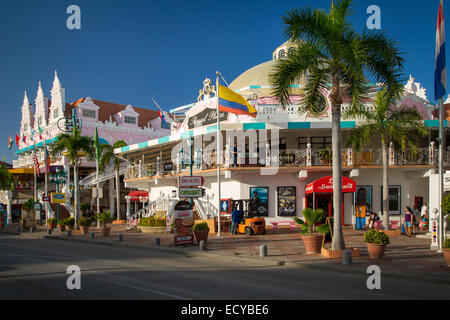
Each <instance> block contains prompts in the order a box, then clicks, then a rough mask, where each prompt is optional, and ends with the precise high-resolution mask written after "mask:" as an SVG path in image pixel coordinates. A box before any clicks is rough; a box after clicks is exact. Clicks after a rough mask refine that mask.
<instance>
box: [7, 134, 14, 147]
mask: <svg viewBox="0 0 450 320" xmlns="http://www.w3.org/2000/svg"><path fill="white" fill-rule="evenodd" d="M12 145H13V140H12V139H11V136H9V139H8V149H11V148H12Z"/></svg>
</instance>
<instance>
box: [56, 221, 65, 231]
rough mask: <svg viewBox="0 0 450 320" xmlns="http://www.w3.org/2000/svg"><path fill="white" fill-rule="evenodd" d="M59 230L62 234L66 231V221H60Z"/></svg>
mask: <svg viewBox="0 0 450 320" xmlns="http://www.w3.org/2000/svg"><path fill="white" fill-rule="evenodd" d="M58 230H59V231H60V232H64V231H66V225H65V224H64V219H60V220H59V222H58Z"/></svg>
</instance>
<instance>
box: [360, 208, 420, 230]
mask: <svg viewBox="0 0 450 320" xmlns="http://www.w3.org/2000/svg"><path fill="white" fill-rule="evenodd" d="M379 220H380V217H379V216H378V214H377V213H376V212H373V211H371V212H370V213H369V221H368V227H369V229H374V228H375V222H376V221H379ZM421 223H422V225H421ZM403 228H404V229H405V234H406V235H407V236H408V237H411V234H415V233H419V231H420V230H421V229H422V230H427V229H428V207H427V203H426V202H425V203H424V204H423V205H422V207H421V209H420V211H419V208H418V206H417V205H414V206H413V208H412V209H411V207H409V206H408V207H406V208H405V217H404V221H403Z"/></svg>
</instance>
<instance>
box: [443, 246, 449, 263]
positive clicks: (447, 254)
mask: <svg viewBox="0 0 450 320" xmlns="http://www.w3.org/2000/svg"><path fill="white" fill-rule="evenodd" d="M442 252H444V258H445V261H447V266H449V267H450V249H442Z"/></svg>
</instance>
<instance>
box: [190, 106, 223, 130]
mask: <svg viewBox="0 0 450 320" xmlns="http://www.w3.org/2000/svg"><path fill="white" fill-rule="evenodd" d="M226 120H228V112H220V111H219V121H220V122H222V121H226ZM187 121H188V128H189V129H193V128H198V127H203V126H207V125H209V124H215V123H217V110H216V109H212V108H206V109H204V110H203V111H200V112H199V113H197V114H196V115H193V116H192V117H189V118H188V120H187Z"/></svg>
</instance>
